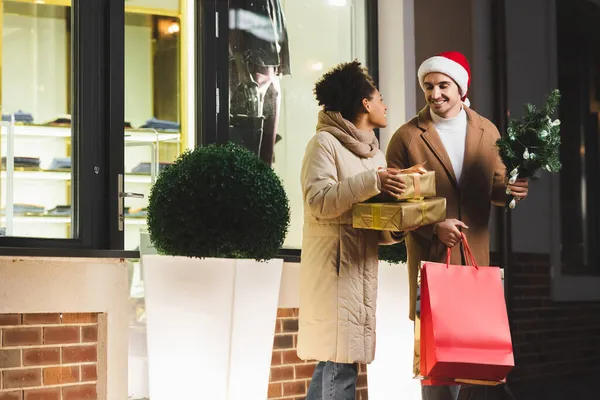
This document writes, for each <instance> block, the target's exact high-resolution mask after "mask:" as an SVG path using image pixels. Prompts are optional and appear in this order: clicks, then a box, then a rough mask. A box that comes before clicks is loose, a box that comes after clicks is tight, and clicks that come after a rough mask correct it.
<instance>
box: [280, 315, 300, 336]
mask: <svg viewBox="0 0 600 400" xmlns="http://www.w3.org/2000/svg"><path fill="white" fill-rule="evenodd" d="M281 323H282V325H283V332H285V333H296V332H298V320H297V319H296V318H294V319H282V320H281Z"/></svg>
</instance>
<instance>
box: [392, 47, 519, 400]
mask: <svg viewBox="0 0 600 400" xmlns="http://www.w3.org/2000/svg"><path fill="white" fill-rule="evenodd" d="M417 76H418V79H419V84H420V86H421V88H422V89H423V92H424V94H425V100H426V102H427V105H426V106H425V108H423V109H422V110H421V111H420V112H419V113H418V114H417V115H416V116H415V117H414V118H413V119H411V120H410V121H409V122H407V123H406V124H404V125H402V126H401V127H400V128H399V129H398V130H397V131H396V132H395V133H394V135H393V137H392V139H391V141H390V143H389V145H388V148H387V153H386V157H387V161H388V166H389V167H392V168H408V167H410V166H412V165H415V164H419V163H426V164H425V167H426V168H427V169H428V170H430V171H435V177H436V191H437V196H439V197H445V198H446V209H447V211H446V214H447V219H446V220H445V221H443V222H439V223H437V224H435V225H427V226H424V227H421V228H419V229H417V230H415V231H413V232H411V233H409V234H408V236H407V238H406V247H407V251H408V270H409V282H410V310H409V317H410V319H412V320H414V319H415V313H416V303H417V272H418V268H419V265H420V263H421V261H432V262H446V249H447V248H448V247H449V248H453V247H454V246H456V245H457V244H460V242H461V233H464V235H465V236H466V237H467V241H468V243H469V246H470V248H471V250H472V252H473V255H474V256H475V260H476V261H477V264H479V265H489V231H488V221H489V217H490V209H491V204H495V205H498V206H504V205H505V204H506V201H507V198H508V196H507V188H508V189H509V190H508V192H509V193H510V194H512V195H513V196H514V197H515V198H516V199H517V200H520V199H523V198H525V197H526V196H527V189H528V182H527V180H526V179H518V180H517V181H516V182H515V183H514V184H512V185H507V181H506V175H505V166H504V164H503V163H502V160H501V159H500V156H499V154H498V151H497V148H496V140H498V138H499V137H500V134H499V132H498V129H497V128H496V126H494V124H493V123H492V122H490V121H489V120H488V119H486V118H485V117H483V116H481V115H479V114H477V113H476V112H475V111H473V110H472V109H471V108H469V100H468V99H467V92H468V89H469V84H470V82H471V69H470V67H469V63H468V61H467V59H466V58H465V56H464V55H462V54H461V53H459V52H454V51H452V52H445V53H441V54H438V55H436V56H433V57H430V58H428V59H427V60H425V61H423V63H422V64H421V66H420V67H419V70H418V73H417ZM451 264H453V265H464V264H465V262H464V256H463V254H462V252H461V251H460V246H457V248H456V249H454V250H453V251H452V258H451ZM417 356H418V354H417ZM459 391H460V386H422V396H423V399H424V400H456V399H457V398H458V395H459Z"/></svg>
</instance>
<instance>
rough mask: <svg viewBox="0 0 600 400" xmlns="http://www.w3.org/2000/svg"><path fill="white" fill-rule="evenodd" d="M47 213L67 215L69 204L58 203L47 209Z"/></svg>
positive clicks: (69, 212)
mask: <svg viewBox="0 0 600 400" xmlns="http://www.w3.org/2000/svg"><path fill="white" fill-rule="evenodd" d="M47 215H52V216H55V217H58V216H65V217H68V216H70V215H71V206H68V205H58V206H56V207H54V208H52V209H50V210H48V212H47Z"/></svg>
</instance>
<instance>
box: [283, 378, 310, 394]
mask: <svg viewBox="0 0 600 400" xmlns="http://www.w3.org/2000/svg"><path fill="white" fill-rule="evenodd" d="M282 386H283V395H284V396H298V395H303V394H306V387H305V384H304V381H298V382H285V383H283V385H282Z"/></svg>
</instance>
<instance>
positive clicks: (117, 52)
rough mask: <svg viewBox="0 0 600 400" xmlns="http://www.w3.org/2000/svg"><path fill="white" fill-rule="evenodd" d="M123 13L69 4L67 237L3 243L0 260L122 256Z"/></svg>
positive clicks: (116, 2) (111, 2)
mask: <svg viewBox="0 0 600 400" xmlns="http://www.w3.org/2000/svg"><path fill="white" fill-rule="evenodd" d="M124 8H125V7H124V3H123V2H122V0H73V3H72V4H71V6H70V14H71V20H72V26H71V32H72V41H71V48H70V52H71V72H72V73H71V82H70V84H71V87H72V91H71V99H70V101H71V104H72V124H71V130H72V148H73V155H72V165H73V174H72V181H71V182H72V195H71V196H72V207H73V217H72V218H73V219H72V226H73V227H74V228H73V233H74V236H75V237H74V238H71V239H52V238H35V237H16V236H4V237H0V254H1V255H15V254H27V250H31V253H32V254H35V255H45V254H50V255H52V254H56V255H70V254H72V255H80V254H81V255H85V253H84V252H81V251H82V250H91V251H92V252H93V253H95V254H98V251H101V250H122V249H123V232H119V231H118V221H117V196H118V188H117V174H119V173H123V162H122V160H123V153H124V148H123V144H124V135H123V126H124V125H123V120H124V117H123V113H124V110H123V107H124V81H123V79H124V64H123V59H124V15H125V11H124ZM111 160H112V161H113V162H111ZM115 160H120V162H115ZM96 167H97V173H96V172H95V168H96ZM78 250H79V251H78ZM128 253H131V252H125V253H124V254H125V255H127V254H128Z"/></svg>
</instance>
